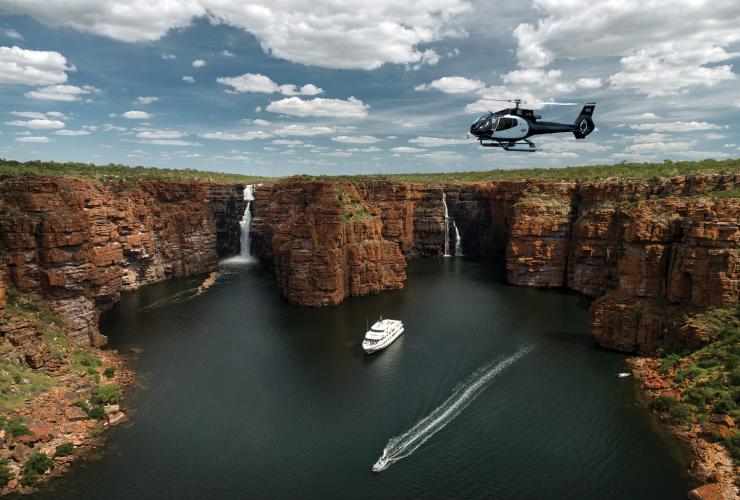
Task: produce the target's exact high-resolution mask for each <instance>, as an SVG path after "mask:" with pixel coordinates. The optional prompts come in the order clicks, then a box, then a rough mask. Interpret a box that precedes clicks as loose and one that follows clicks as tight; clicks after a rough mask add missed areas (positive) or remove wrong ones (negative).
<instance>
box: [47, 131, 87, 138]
mask: <svg viewBox="0 0 740 500" xmlns="http://www.w3.org/2000/svg"><path fill="white" fill-rule="evenodd" d="M54 135H65V136H68V137H78V136H82V135H90V131H89V130H57V131H56V132H54Z"/></svg>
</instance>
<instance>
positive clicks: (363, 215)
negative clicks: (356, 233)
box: [336, 184, 375, 222]
mask: <svg viewBox="0 0 740 500" xmlns="http://www.w3.org/2000/svg"><path fill="white" fill-rule="evenodd" d="M336 189H337V199H338V200H339V203H341V204H342V219H343V220H344V222H360V221H366V220H372V219H373V218H374V217H375V216H374V215H373V214H372V213H370V212H369V211H368V210H367V208H366V207H365V205H363V204H362V202H360V200H358V199H357V198H355V197H354V196H352V195H351V194H345V193H344V191H342V186H341V185H339V184H337V185H336Z"/></svg>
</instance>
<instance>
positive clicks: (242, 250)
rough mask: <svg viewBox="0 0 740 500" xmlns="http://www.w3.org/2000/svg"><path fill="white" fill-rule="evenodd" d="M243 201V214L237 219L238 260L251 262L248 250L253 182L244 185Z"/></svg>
mask: <svg viewBox="0 0 740 500" xmlns="http://www.w3.org/2000/svg"><path fill="white" fill-rule="evenodd" d="M244 201H246V202H247V205H246V207H244V215H243V216H242V220H240V221H239V243H240V246H239V260H240V261H244V262H253V261H254V257H252V254H251V253H250V252H249V247H250V244H251V238H250V235H249V230H250V228H251V226H252V210H251V208H252V201H254V184H247V185H246V186H244Z"/></svg>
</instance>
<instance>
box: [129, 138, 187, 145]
mask: <svg viewBox="0 0 740 500" xmlns="http://www.w3.org/2000/svg"><path fill="white" fill-rule="evenodd" d="M139 143H140V144H153V145H155V146H201V144H199V143H197V142H190V141H183V140H180V139H146V140H142V141H139Z"/></svg>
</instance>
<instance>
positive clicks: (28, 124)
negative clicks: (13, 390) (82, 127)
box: [5, 118, 64, 130]
mask: <svg viewBox="0 0 740 500" xmlns="http://www.w3.org/2000/svg"><path fill="white" fill-rule="evenodd" d="M5 124H6V125H10V126H12V127H25V128H30V129H34V130H46V129H56V128H64V122H63V121H61V120H50V119H49V118H32V119H30V120H13V121H9V122H5Z"/></svg>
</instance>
